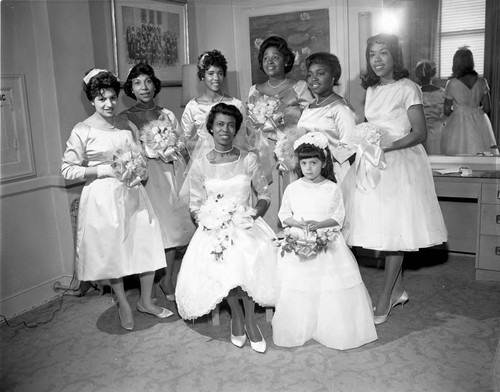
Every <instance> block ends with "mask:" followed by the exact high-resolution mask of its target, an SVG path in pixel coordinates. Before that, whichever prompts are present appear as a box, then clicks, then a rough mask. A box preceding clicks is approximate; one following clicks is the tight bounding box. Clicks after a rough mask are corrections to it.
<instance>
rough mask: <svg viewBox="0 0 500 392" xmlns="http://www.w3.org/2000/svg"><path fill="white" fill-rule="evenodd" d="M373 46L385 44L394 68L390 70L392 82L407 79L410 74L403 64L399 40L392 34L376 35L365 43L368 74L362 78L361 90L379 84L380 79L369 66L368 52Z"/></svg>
mask: <svg viewBox="0 0 500 392" xmlns="http://www.w3.org/2000/svg"><path fill="white" fill-rule="evenodd" d="M374 44H385V45H386V46H387V49H389V52H390V53H391V56H392V60H393V62H394V66H393V69H392V76H393V78H394V80H399V79H403V78H407V77H408V76H409V75H410V72H408V70H407V69H406V68H405V66H404V62H403V51H402V49H401V44H400V43H399V38H398V36H397V35H394V34H377V35H374V36H372V37H370V38H368V40H367V41H366V53H365V57H366V69H367V71H368V73H367V74H366V76H364V77H363V78H362V81H361V85H362V86H363V88H365V89H366V88H368V87H371V86H375V85H376V84H378V83H379V82H380V78H379V77H378V76H377V75H376V74H375V71H373V69H372V67H371V65H370V50H371V48H372V46H373V45H374Z"/></svg>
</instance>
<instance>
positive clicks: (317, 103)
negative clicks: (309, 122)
mask: <svg viewBox="0 0 500 392" xmlns="http://www.w3.org/2000/svg"><path fill="white" fill-rule="evenodd" d="M334 95H335V92H333V93H331V94H330V95H329V96H328V97H326V98H325V99H323V100H322V101H321V102H318V99H319V96H318V97H316V105H318V106H319V105H321V104H322V103H323V102H325V101H327V100H329V99H330V98H331V97H333V96H334Z"/></svg>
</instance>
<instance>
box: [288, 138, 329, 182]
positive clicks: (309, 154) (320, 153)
mask: <svg viewBox="0 0 500 392" xmlns="http://www.w3.org/2000/svg"><path fill="white" fill-rule="evenodd" d="M295 155H296V156H297V167H296V168H295V171H296V172H297V174H298V176H299V177H304V175H303V174H302V170H301V168H300V161H301V160H303V159H309V158H318V159H319V160H320V161H321V162H322V163H326V164H325V167H323V168H322V169H321V175H322V176H323V177H325V178H326V179H327V180H330V181H333V182H337V179H336V178H335V174H334V172H333V159H332V154H331V153H330V149H329V148H328V146H327V147H326V148H325V149H324V150H323V149H322V148H319V147H317V146H315V145H314V144H310V143H303V144H301V145H300V146H298V147H297V149H296V150H295Z"/></svg>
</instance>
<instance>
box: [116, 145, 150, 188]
mask: <svg viewBox="0 0 500 392" xmlns="http://www.w3.org/2000/svg"><path fill="white" fill-rule="evenodd" d="M111 166H112V167H113V170H114V172H115V176H116V178H118V179H119V180H120V181H122V182H123V183H124V184H125V185H127V186H128V187H131V188H132V187H134V186H136V185H138V184H139V183H140V182H141V181H143V180H145V179H146V178H148V168H147V163H146V160H145V159H144V156H143V154H142V151H141V149H140V147H139V146H131V147H130V149H129V150H125V151H124V150H116V152H115V153H114V154H113V163H112V164H111Z"/></svg>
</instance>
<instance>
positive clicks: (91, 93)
mask: <svg viewBox="0 0 500 392" xmlns="http://www.w3.org/2000/svg"><path fill="white" fill-rule="evenodd" d="M92 70H93V68H92V69H89V70H88V71H87V72H85V75H87V74H88V73H89V72H90V71H92ZM106 88H112V89H113V90H115V93H116V96H118V94H119V93H120V82H119V81H118V78H117V77H116V76H115V75H113V74H112V73H111V72H109V71H103V72H99V73H98V74H97V75H95V76H92V77H91V78H90V80H89V82H88V83H85V82H83V91H84V92H85V95H86V96H87V99H88V100H89V101H91V102H92V101H93V100H94V99H95V98H96V97H100V96H101V95H102V90H103V89H106Z"/></svg>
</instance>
